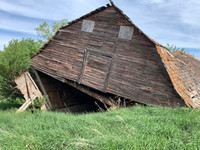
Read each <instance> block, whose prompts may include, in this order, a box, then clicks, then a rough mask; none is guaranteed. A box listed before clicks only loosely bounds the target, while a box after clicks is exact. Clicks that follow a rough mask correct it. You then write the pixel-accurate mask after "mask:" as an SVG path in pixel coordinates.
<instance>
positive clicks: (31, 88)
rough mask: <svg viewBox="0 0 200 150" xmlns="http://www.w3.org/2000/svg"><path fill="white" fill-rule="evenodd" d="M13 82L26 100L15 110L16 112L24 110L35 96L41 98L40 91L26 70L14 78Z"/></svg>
mask: <svg viewBox="0 0 200 150" xmlns="http://www.w3.org/2000/svg"><path fill="white" fill-rule="evenodd" d="M15 83H16V84H17V88H18V89H19V90H20V91H21V93H22V94H23V95H24V98H25V100H26V102H25V103H24V104H23V105H22V106H21V107H20V108H19V109H18V110H17V112H22V111H24V110H25V109H26V108H27V107H28V106H29V105H30V104H31V103H32V102H31V101H33V100H34V99H35V98H42V93H41V92H40V90H39V89H38V87H37V85H36V84H35V82H34V80H33V79H32V77H31V76H30V74H29V73H28V72H25V73H24V74H22V75H21V76H20V77H19V78H17V79H15Z"/></svg>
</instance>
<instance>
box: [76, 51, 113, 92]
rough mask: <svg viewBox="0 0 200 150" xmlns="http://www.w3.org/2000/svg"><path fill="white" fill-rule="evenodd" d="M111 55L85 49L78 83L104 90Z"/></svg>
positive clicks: (106, 83)
mask: <svg viewBox="0 0 200 150" xmlns="http://www.w3.org/2000/svg"><path fill="white" fill-rule="evenodd" d="M111 63H112V56H109V55H107V54H102V53H98V52H94V51H90V50H87V51H86V52H85V57H84V62H83V69H82V72H81V76H80V80H79V83H82V84H84V85H87V86H89V87H92V88H95V89H97V90H100V91H103V92H106V89H107V85H108V78H109V71H110V68H111Z"/></svg>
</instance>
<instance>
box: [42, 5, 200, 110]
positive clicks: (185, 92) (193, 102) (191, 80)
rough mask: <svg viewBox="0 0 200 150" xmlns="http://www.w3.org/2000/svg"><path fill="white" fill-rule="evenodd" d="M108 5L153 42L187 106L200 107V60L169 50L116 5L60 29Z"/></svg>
mask: <svg viewBox="0 0 200 150" xmlns="http://www.w3.org/2000/svg"><path fill="white" fill-rule="evenodd" d="M109 7H114V8H115V9H116V10H117V11H118V12H119V13H120V14H121V15H122V16H123V17H124V18H125V19H126V20H128V21H129V22H130V23H131V24H132V25H133V26H134V27H135V28H137V29H138V30H139V32H140V33H142V34H144V35H145V36H146V37H147V38H148V39H149V40H150V41H151V42H152V43H153V44H155V46H156V49H157V51H158V53H159V55H160V57H161V59H162V62H163V65H164V66H165V68H166V70H167V72H168V75H169V77H170V79H171V81H172V83H173V86H174V88H175V90H176V91H177V93H178V94H179V95H180V96H181V97H182V98H183V99H184V100H185V102H186V104H187V105H188V106H192V107H198V108H200V89H199V88H200V73H199V70H200V69H199V68H200V61H198V60H196V59H194V58H193V57H191V56H189V55H187V54H184V53H182V52H174V53H171V52H169V51H168V50H167V48H165V47H164V46H162V45H161V44H159V43H158V42H156V41H154V40H153V39H151V38H150V37H148V36H147V35H146V34H145V33H143V32H142V31H141V30H140V29H139V28H138V27H137V26H136V25H135V24H134V23H133V22H132V21H131V20H130V18H129V17H128V16H126V15H125V14H124V13H123V11H122V10H120V9H119V8H118V7H117V6H115V5H110V4H107V5H106V6H102V7H100V8H97V9H96V10H94V11H92V12H90V13H88V14H86V15H84V16H82V17H80V18H78V19H75V20H73V21H72V22H70V23H69V24H68V25H67V26H64V27H62V28H61V29H64V28H67V27H69V26H71V25H73V24H74V23H76V22H78V21H81V20H83V19H85V18H87V17H90V16H92V15H94V14H97V13H99V12H101V11H103V10H105V9H107V8H109ZM59 32H60V30H59V31H57V33H56V34H55V35H57V34H58V33H59ZM50 42H51V40H50V41H49V42H48V43H47V44H45V45H44V47H43V48H42V49H41V51H42V50H43V49H45V48H46V46H47V45H48V44H49V43H50ZM41 51H40V52H41ZM40 52H39V53H40ZM197 68H198V69H197ZM197 70H198V71H197Z"/></svg>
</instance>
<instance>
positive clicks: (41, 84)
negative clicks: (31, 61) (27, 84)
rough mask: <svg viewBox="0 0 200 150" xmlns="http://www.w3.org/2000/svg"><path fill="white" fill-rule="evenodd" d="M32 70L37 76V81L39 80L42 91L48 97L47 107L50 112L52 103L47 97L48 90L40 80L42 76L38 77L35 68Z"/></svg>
mask: <svg viewBox="0 0 200 150" xmlns="http://www.w3.org/2000/svg"><path fill="white" fill-rule="evenodd" d="M31 69H32V71H33V73H34V74H35V76H36V79H37V81H38V83H39V86H40V89H41V90H42V93H43V94H44V95H45V96H46V100H47V103H46V104H45V105H46V107H47V109H48V110H49V109H51V107H52V105H51V101H50V99H49V97H48V95H47V92H46V90H45V88H44V85H43V83H42V81H41V79H40V76H39V75H38V72H37V70H35V68H34V67H31Z"/></svg>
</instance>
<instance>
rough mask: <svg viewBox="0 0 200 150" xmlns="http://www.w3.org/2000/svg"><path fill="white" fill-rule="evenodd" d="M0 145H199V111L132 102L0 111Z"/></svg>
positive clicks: (81, 147) (84, 146)
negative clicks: (95, 108)
mask: <svg viewBox="0 0 200 150" xmlns="http://www.w3.org/2000/svg"><path fill="white" fill-rule="evenodd" d="M0 149H3V150H4V149H5V150H7V149H22V150H23V149H34V150H40V149H41V150H44V149H47V150H51V149H56V150H57V149H58V150H59V149H100V150H101V149H102V150H106V149H109V150H110V149H111V150H117V149H120V150H121V149H137V150H140V149H142V150H143V149H170V150H171V149H194V150H195V149H196V150H197V149H200V111H198V110H194V109H189V108H176V109H171V108H159V107H143V106H135V107H132V108H126V109H119V110H112V111H110V112H103V113H90V114H79V115H74V114H64V113H55V112H40V111H37V112H36V113H34V114H31V113H30V112H29V111H26V112H23V113H20V114H16V113H15V111H14V110H12V111H0Z"/></svg>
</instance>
